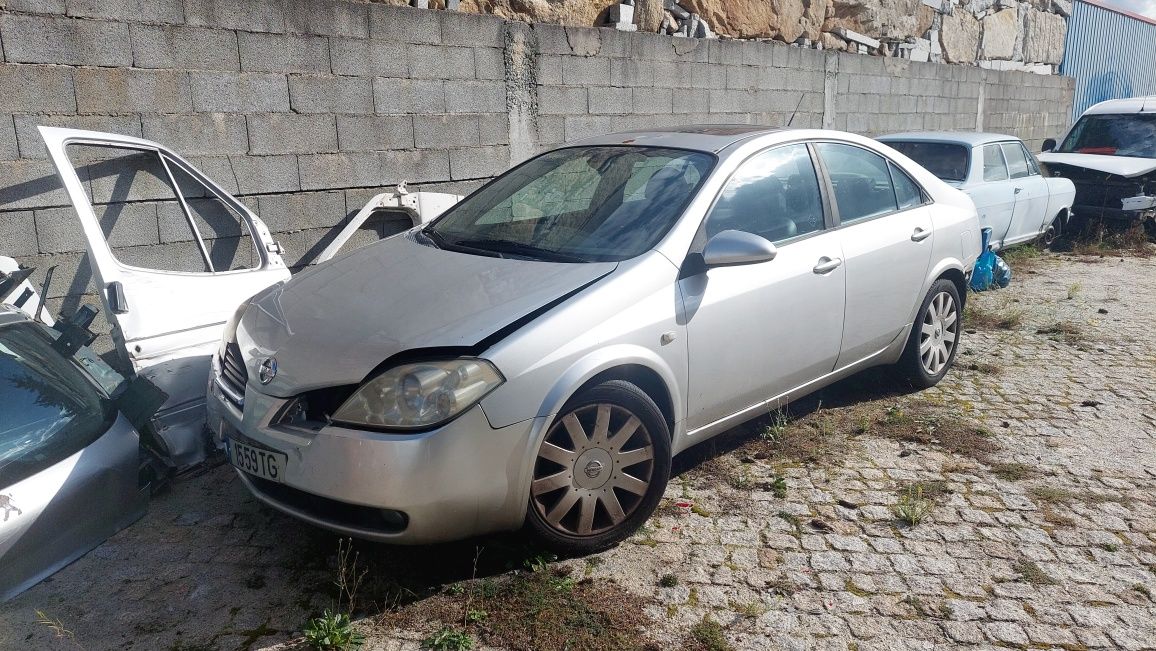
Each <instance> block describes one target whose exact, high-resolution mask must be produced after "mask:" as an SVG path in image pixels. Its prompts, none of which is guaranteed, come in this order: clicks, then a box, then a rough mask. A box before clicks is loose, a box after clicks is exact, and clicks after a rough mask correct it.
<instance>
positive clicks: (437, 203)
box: [310, 183, 462, 264]
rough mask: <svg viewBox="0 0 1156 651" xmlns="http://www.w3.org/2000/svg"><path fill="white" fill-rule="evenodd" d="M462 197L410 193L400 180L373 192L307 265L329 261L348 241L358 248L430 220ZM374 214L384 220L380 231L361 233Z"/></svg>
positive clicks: (437, 193) (436, 193)
mask: <svg viewBox="0 0 1156 651" xmlns="http://www.w3.org/2000/svg"><path fill="white" fill-rule="evenodd" d="M461 200H462V197H461V195H459V194H448V193H445V192H410V191H409V190H408V189H406V187H405V183H402V184H400V185H398V186H397V189H395V190H389V191H387V192H382V193H381V194H377V195H374V196H373V198H372V199H370V200H369V201H367V202H366V203H365V205H364V206H362V208H361V210H359V211H357V214H356V215H354V216H353V219H351V220H349V222H348V223H346V224H345V227H344V228H342V229H341V232H340V233H338V234H337V237H335V238H333V241H332V242H330V243H329V246H327V247H325V250H324V251H322V252H321V253H320V254H319V255H318V256H317V257H316V258H315V259H314V260H313V262H312V263H310V264H321V263H322V262H326V261H328V260H330V259H331V258H333V256H335V255H337V254H338V252H340V251H341V249H342V247H344V246H345V245H346V244H347V243H352V245H353V246H352V247H351V249H352V248H357V247H360V246H365V245H367V244H370V243H372V242H374V241H376V240H378V239H381V238H382V237H388V236H390V235H395V234H397V233H400V232H401V231H404V230H407V229H409V228H411V227H413V226H420V225H422V224H425V223H428V222H431V221H433V220H434V219H435V218H437V217H438V216H439V215H441V214H442V213H443V212H445V211H447V210H449V209H450V208H452V207H453V205H454V204H455V203H457V202H459V201H461ZM374 217H378V218H382V219H381V221H382V222H383V223H382V224H380V226H379V227H378V228H379V229H380V230H379V232H377V233H368V234H365V235H363V234H362V232H363V231H364V230H365V229H364V228H363V227H364V226H365V224H366V222H368V221H369V220H370V219H371V218H374Z"/></svg>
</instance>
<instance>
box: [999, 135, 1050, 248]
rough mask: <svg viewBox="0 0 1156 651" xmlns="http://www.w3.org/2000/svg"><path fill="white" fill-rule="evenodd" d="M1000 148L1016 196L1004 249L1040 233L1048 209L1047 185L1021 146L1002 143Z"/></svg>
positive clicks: (1015, 143) (1013, 143)
mask: <svg viewBox="0 0 1156 651" xmlns="http://www.w3.org/2000/svg"><path fill="white" fill-rule="evenodd" d="M1001 147H1002V148H1003V155H1004V158H1005V159H1007V168H1008V174H1009V175H1010V176H1011V181H1010V182H1011V183H1012V185H1013V187H1014V192H1015V197H1016V202H1015V208H1014V210H1013V211H1012V225H1011V231H1010V232H1009V233H1008V236H1007V237H1006V238H1005V241H1004V242H1003V246H1009V245H1011V244H1016V243H1019V242H1025V241H1027V240H1030V239H1032V238H1034V237H1036V236H1037V235H1039V234H1040V233H1041V232H1042V231H1043V228H1044V223H1045V221H1046V219H1045V217H1046V215H1045V213H1046V212H1047V210H1048V182H1047V181H1045V180H1044V177H1042V176H1040V171H1039V168H1038V167H1036V164H1035V161H1034V160H1032V157H1031V154H1029V153H1028V151H1027V149H1026V148H1025V147H1024V146H1023V144H1021V143H1020V142H1018V141H1017V142H1005V143H1003V144H1002V145H1001Z"/></svg>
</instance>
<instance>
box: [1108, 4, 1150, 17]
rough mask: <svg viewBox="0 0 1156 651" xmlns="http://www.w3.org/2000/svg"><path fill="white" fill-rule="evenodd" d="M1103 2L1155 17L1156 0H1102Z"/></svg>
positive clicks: (1117, 7)
mask: <svg viewBox="0 0 1156 651" xmlns="http://www.w3.org/2000/svg"><path fill="white" fill-rule="evenodd" d="M1104 4H1106V5H1108V6H1110V7H1114V8H1116V9H1123V10H1124V11H1131V12H1132V13H1136V14H1141V15H1143V16H1147V17H1149V18H1156V0H1104Z"/></svg>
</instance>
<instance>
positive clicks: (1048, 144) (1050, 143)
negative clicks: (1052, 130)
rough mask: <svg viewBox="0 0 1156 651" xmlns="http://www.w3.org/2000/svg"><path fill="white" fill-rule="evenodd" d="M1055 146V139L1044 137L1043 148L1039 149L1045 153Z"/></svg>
mask: <svg viewBox="0 0 1156 651" xmlns="http://www.w3.org/2000/svg"><path fill="white" fill-rule="evenodd" d="M1055 148H1056V139H1055V138H1044V148H1043V149H1041V150H1040V151H1042V152H1044V153H1047V152H1049V151H1052V150H1054V149H1055Z"/></svg>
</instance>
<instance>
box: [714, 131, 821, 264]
mask: <svg viewBox="0 0 1156 651" xmlns="http://www.w3.org/2000/svg"><path fill="white" fill-rule="evenodd" d="M822 229H823V201H822V197H821V195H820V194H819V178H818V176H817V175H816V174H815V166H814V165H813V164H812V163H811V155H810V152H808V151H807V146H806V145H801V144H800V145H786V146H783V147H776V148H774V149H769V150H767V151H764V152H762V153H760V154H756V155H755V156H754V157H752V158H751V159H750V160H747V161H746V162H744V163H743V164H742V166H741V167H739V169H738V171H737V172H735V174H734V176H732V177H731V178H730V180H729V181H727V185H726V187H725V188H723V191H722V192H721V193H720V194H719V198H718V201H717V202H715V205H714V208H712V209H711V212H710V215H708V216H707V218H706V231H707V235H708V236H711V235H715V234H716V233H719V232H721V231H725V230H736V231H745V232H747V233H754V234H755V235H759V236H761V237H764V238H766V239H768V240H770V241H772V242H779V241H782V240H786V239H789V238H792V237H796V236H798V235H805V234H807V233H813V232H815V231H819V230H822Z"/></svg>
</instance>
